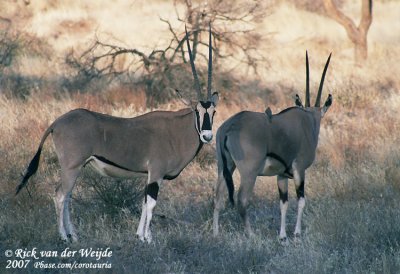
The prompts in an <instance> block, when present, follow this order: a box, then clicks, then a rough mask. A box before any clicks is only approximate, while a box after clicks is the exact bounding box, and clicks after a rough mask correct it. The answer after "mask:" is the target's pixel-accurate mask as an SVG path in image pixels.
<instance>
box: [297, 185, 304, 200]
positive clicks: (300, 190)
mask: <svg viewBox="0 0 400 274" xmlns="http://www.w3.org/2000/svg"><path fill="white" fill-rule="evenodd" d="M296 194H297V199H300V198H304V181H302V182H301V183H300V185H299V186H298V187H296Z"/></svg>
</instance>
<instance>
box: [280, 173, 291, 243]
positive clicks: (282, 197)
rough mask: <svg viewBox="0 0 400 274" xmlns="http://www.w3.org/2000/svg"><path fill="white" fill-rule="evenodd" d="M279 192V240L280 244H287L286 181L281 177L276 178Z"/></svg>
mask: <svg viewBox="0 0 400 274" xmlns="http://www.w3.org/2000/svg"><path fill="white" fill-rule="evenodd" d="M278 190H279V207H280V210H281V229H280V231H279V240H280V241H281V242H282V243H287V235H286V213H287V209H288V204H289V203H288V179H287V178H286V177H283V176H278Z"/></svg>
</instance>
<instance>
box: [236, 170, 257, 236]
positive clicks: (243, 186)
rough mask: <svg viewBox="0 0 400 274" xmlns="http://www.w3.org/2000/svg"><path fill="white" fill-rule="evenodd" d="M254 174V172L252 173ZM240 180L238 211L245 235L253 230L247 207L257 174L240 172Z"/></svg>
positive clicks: (250, 233)
mask: <svg viewBox="0 0 400 274" xmlns="http://www.w3.org/2000/svg"><path fill="white" fill-rule="evenodd" d="M254 174H256V173H254ZM240 177H241V182H240V187H239V192H238V211H239V214H240V216H241V217H242V219H243V222H244V230H245V233H246V235H247V236H252V235H253V234H254V233H253V230H252V229H251V225H250V220H249V215H248V213H247V208H248V206H249V203H250V198H251V195H252V193H253V189H254V184H255V182H256V179H257V175H251V173H243V172H242V173H241V174H240Z"/></svg>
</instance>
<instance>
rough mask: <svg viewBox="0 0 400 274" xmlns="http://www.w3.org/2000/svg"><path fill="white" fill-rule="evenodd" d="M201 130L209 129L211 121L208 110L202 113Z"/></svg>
mask: <svg viewBox="0 0 400 274" xmlns="http://www.w3.org/2000/svg"><path fill="white" fill-rule="evenodd" d="M201 130H211V121H210V115H209V114H208V112H206V113H204V118H203V125H201Z"/></svg>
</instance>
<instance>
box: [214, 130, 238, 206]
mask: <svg viewBox="0 0 400 274" xmlns="http://www.w3.org/2000/svg"><path fill="white" fill-rule="evenodd" d="M216 138H217V158H218V159H221V160H222V161H221V162H218V172H222V174H223V176H224V179H225V183H226V187H227V188H228V195H229V202H230V203H231V205H232V206H234V205H235V200H234V198H233V194H234V193H235V185H234V184H233V178H232V172H231V171H230V170H229V168H228V157H231V156H230V154H229V153H227V152H228V151H227V148H226V141H227V139H228V136H226V135H224V134H217V137H216ZM229 160H230V161H231V162H232V159H229ZM221 164H222V166H221Z"/></svg>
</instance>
